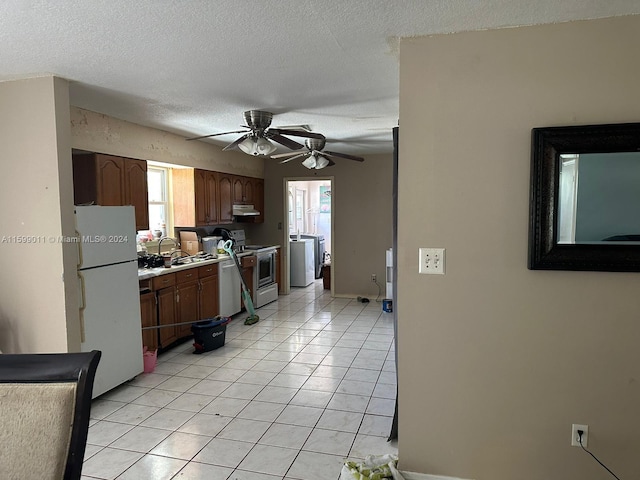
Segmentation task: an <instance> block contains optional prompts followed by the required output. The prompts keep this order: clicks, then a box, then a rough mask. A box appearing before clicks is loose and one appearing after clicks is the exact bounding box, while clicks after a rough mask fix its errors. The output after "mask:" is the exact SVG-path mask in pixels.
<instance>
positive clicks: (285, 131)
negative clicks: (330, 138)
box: [269, 128, 324, 140]
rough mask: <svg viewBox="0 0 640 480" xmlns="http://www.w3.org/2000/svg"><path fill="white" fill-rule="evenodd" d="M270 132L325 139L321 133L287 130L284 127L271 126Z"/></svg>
mask: <svg viewBox="0 0 640 480" xmlns="http://www.w3.org/2000/svg"><path fill="white" fill-rule="evenodd" d="M269 132H271V133H276V134H280V135H289V136H292V137H305V138H317V139H318V140H323V139H324V135H322V134H321V133H313V132H303V131H301V130H286V129H282V128H270V129H269Z"/></svg>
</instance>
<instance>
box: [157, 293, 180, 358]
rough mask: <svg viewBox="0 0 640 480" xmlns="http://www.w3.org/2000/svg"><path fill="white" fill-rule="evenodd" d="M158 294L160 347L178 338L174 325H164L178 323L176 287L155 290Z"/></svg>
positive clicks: (164, 346) (166, 345)
mask: <svg viewBox="0 0 640 480" xmlns="http://www.w3.org/2000/svg"><path fill="white" fill-rule="evenodd" d="M156 295H157V296H158V325H159V327H160V328H159V329H158V332H159V333H158V337H159V339H160V347H161V348H166V347H168V346H169V345H171V344H172V343H174V342H175V341H177V340H178V332H177V328H176V327H175V326H172V327H170V326H165V327H163V325H171V324H174V323H178V315H177V308H176V287H167V288H163V289H161V290H158V291H157V292H156Z"/></svg>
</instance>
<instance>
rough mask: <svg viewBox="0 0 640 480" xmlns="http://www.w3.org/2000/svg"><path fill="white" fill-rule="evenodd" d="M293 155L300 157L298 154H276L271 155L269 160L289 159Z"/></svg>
mask: <svg viewBox="0 0 640 480" xmlns="http://www.w3.org/2000/svg"><path fill="white" fill-rule="evenodd" d="M293 155H300V152H287V153H278V154H277V155H271V158H273V159H274V160H277V159H278V158H286V157H291V156H293Z"/></svg>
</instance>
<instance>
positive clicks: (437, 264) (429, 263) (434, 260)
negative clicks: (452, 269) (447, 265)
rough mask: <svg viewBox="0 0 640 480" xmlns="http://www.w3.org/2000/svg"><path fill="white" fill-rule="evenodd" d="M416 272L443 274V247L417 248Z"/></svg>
mask: <svg viewBox="0 0 640 480" xmlns="http://www.w3.org/2000/svg"><path fill="white" fill-rule="evenodd" d="M418 261H419V262H420V263H419V265H418V273H422V274H425V275H444V248H419V249H418Z"/></svg>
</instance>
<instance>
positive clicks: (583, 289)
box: [397, 16, 640, 480]
mask: <svg viewBox="0 0 640 480" xmlns="http://www.w3.org/2000/svg"><path fill="white" fill-rule="evenodd" d="M639 44H640V17H637V16H636V17H621V18H615V19H605V20H594V21H586V22H574V23H568V24H558V25H549V26H535V27H524V28H513V29H504V30H494V31H482V32H472V33H461V34H454V35H441V36H434V37H430V38H419V39H407V40H403V41H402V44H401V56H400V125H401V131H400V161H399V175H400V178H399V228H398V240H399V245H400V247H399V251H398V254H399V262H398V263H399V267H398V271H399V281H398V291H399V298H398V305H397V311H398V315H399V370H400V372H399V388H400V394H399V395H400V396H399V398H400V406H399V409H400V410H399V412H400V413H399V415H400V416H399V418H400V425H399V428H400V438H399V455H400V464H401V465H400V466H401V468H402V469H404V470H408V471H418V472H425V473H432V474H442V475H448V476H456V477H462V478H470V479H476V480H514V479H518V480H534V479H535V480H540V479H562V480H572V479H576V480H577V479H584V478H593V479H595V478H607V477H606V476H607V474H606V472H604V470H601V467H600V466H598V465H597V464H596V463H595V462H594V461H593V460H592V459H591V458H590V457H589V456H588V455H587V454H586V453H584V452H582V451H581V450H580V449H579V448H575V447H571V446H570V431H571V424H572V423H583V424H588V425H589V447H590V449H592V451H594V452H595V453H596V455H598V456H599V457H601V458H602V459H604V460H605V461H606V463H607V464H608V465H609V466H610V467H611V468H612V469H613V470H614V471H615V472H616V473H617V474H618V475H619V476H621V478H634V477H636V476H637V473H638V470H639V468H640V465H639V464H638V455H637V453H638V451H640V437H639V436H638V435H637V432H636V430H637V425H638V424H639V423H640V381H639V380H640V348H639V346H638V339H640V315H639V313H638V312H639V305H640V304H639V303H638V291H639V288H640V274H638V273H603V272H562V271H530V270H527V228H528V198H529V161H530V132H531V128H533V127H540V126H552V125H573V124H592V123H607V122H630V121H638V120H639V119H640V117H639V113H638V112H639V110H638V105H639V104H640V89H639V88H638V85H640V64H638V62H637V58H638V53H637V47H638V45H639ZM418 247H444V248H446V275H445V276H423V275H419V274H418V272H417V270H418V269H417V267H418Z"/></svg>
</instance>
